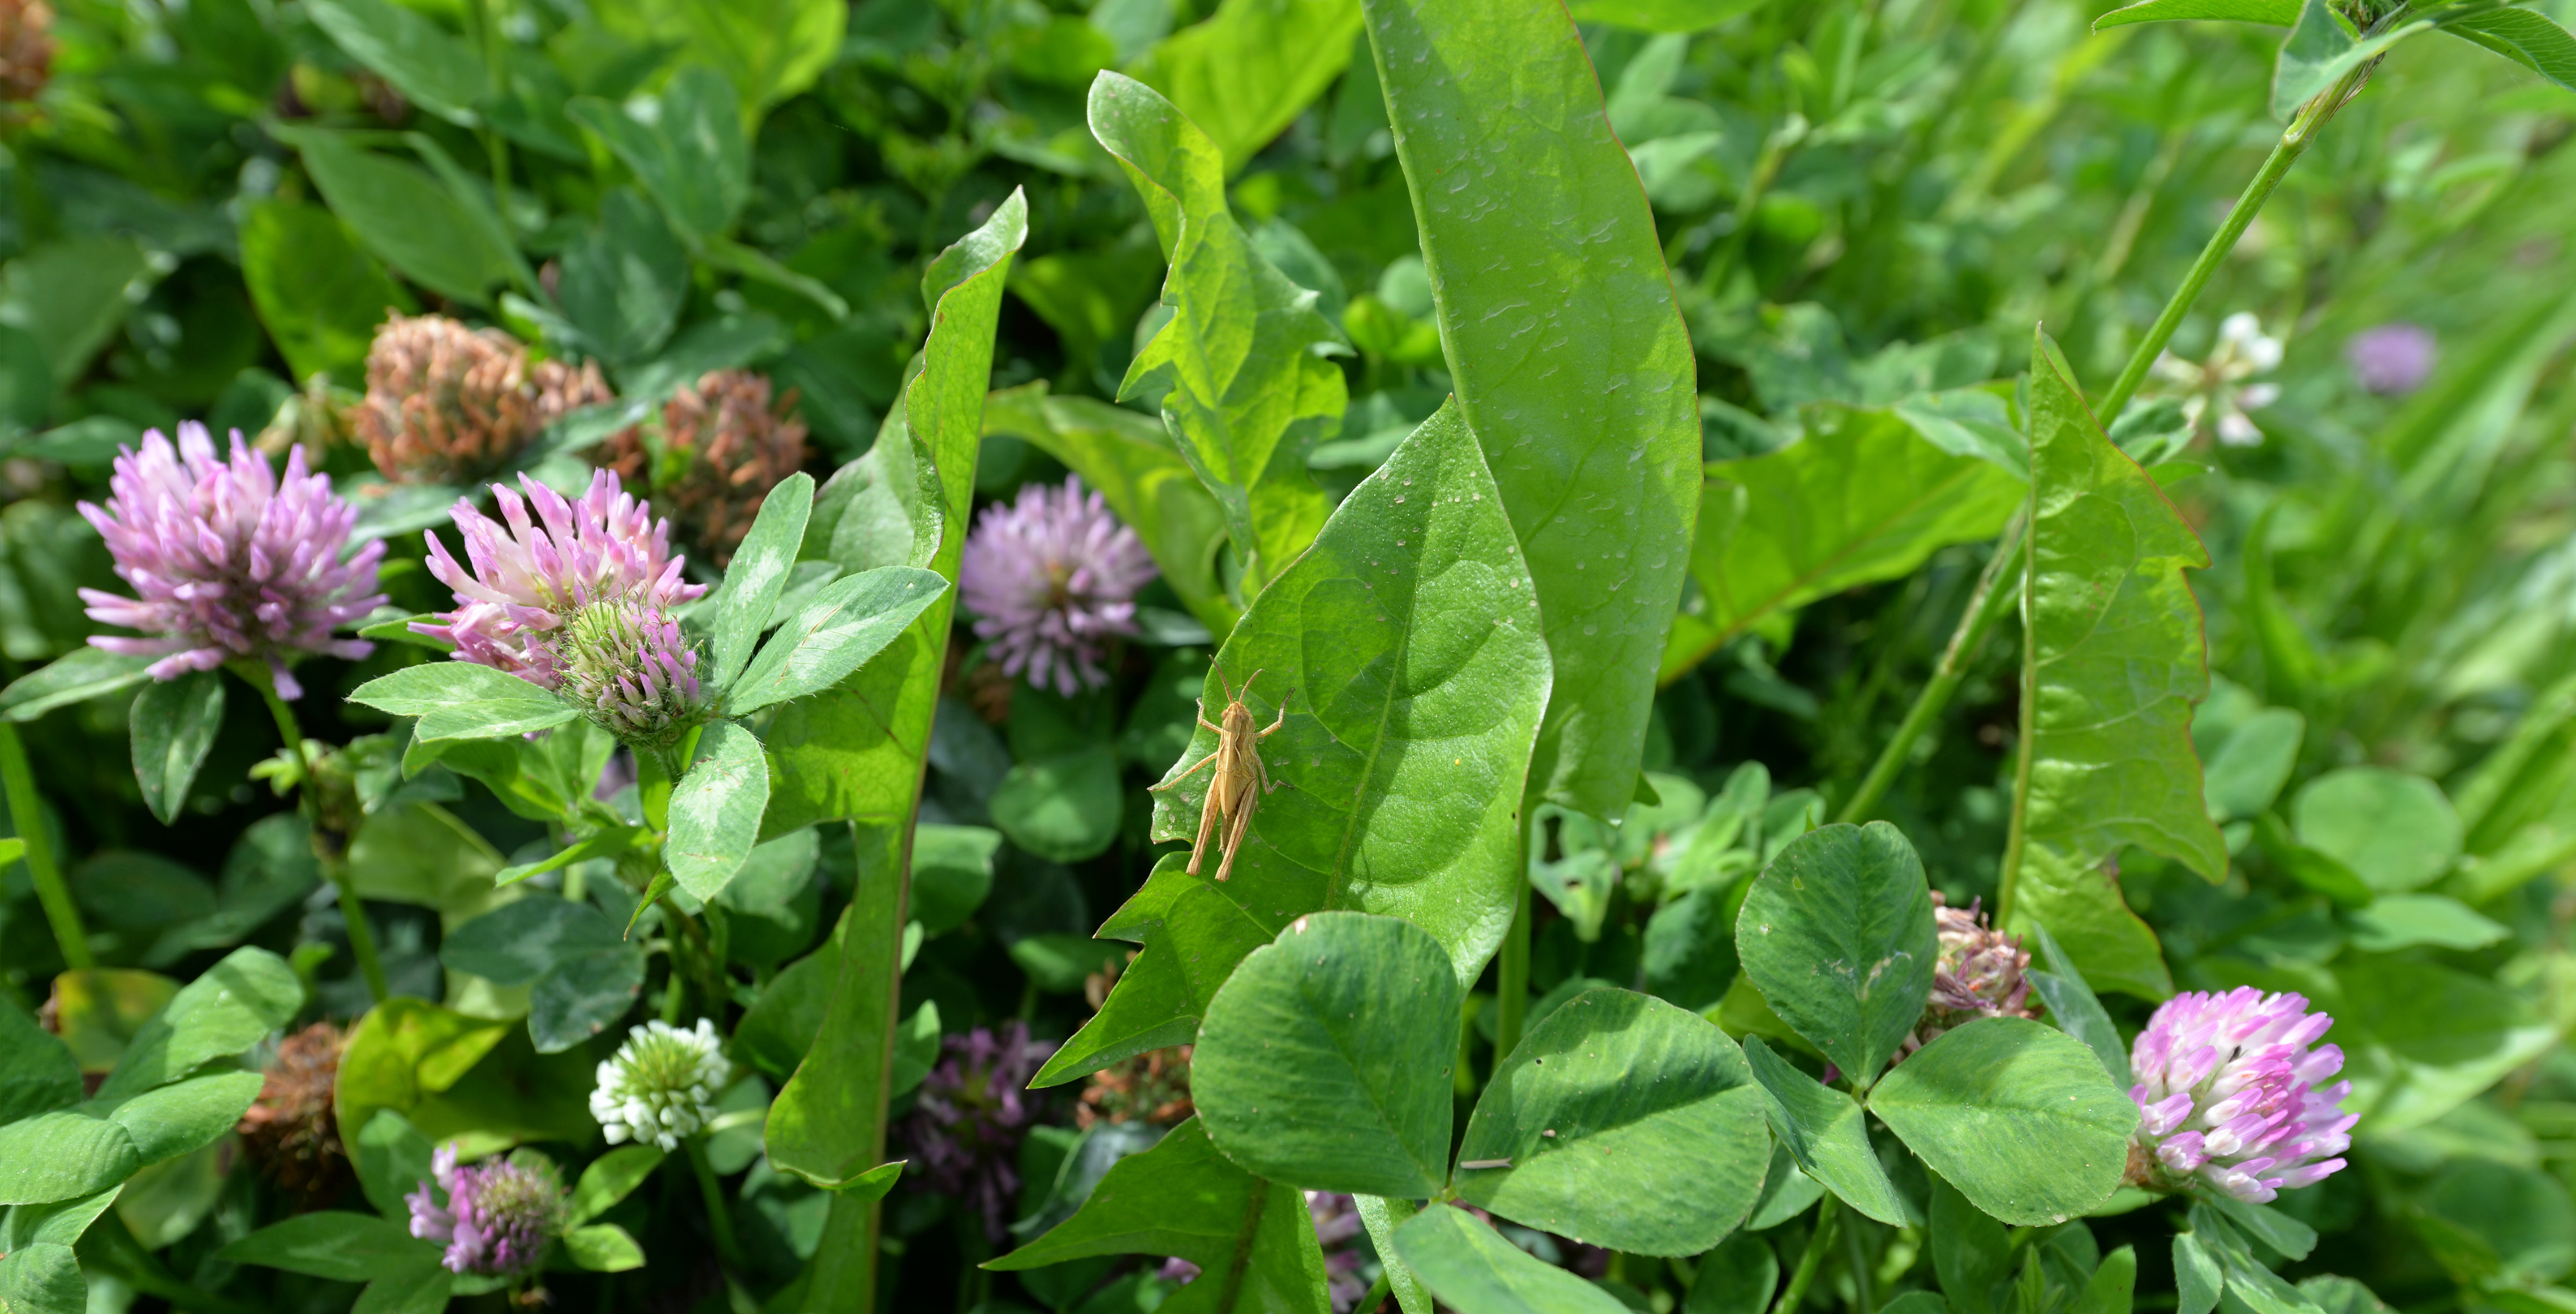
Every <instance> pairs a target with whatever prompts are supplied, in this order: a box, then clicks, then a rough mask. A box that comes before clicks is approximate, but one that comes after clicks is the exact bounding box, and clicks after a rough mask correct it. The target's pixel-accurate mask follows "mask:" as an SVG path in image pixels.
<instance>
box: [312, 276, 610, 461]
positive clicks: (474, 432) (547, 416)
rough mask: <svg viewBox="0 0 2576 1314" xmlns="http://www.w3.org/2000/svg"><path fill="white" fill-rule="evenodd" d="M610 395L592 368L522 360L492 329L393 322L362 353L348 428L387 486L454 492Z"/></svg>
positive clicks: (520, 349)
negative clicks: (363, 390) (357, 396)
mask: <svg viewBox="0 0 2576 1314" xmlns="http://www.w3.org/2000/svg"><path fill="white" fill-rule="evenodd" d="M612 396H613V394H611V393H610V392H609V390H608V384H607V381H606V380H605V379H603V378H601V377H600V373H599V366H597V365H596V364H589V363H585V364H584V365H582V366H581V367H580V368H579V369H575V368H573V367H572V366H569V365H566V364H564V363H563V362H561V361H552V360H548V361H531V360H529V359H528V349H527V348H526V347H524V346H522V345H520V344H519V343H518V342H517V341H516V340H515V339H513V338H511V337H510V335H508V334H506V333H503V332H501V331H500V330H498V329H481V330H476V329H471V328H468V327H466V326H465V325H464V324H462V323H459V322H458V321H456V320H453V319H449V318H447V317H446V316H444V315H414V316H409V317H405V316H402V315H395V316H392V317H391V318H389V319H387V320H386V321H385V323H384V325H383V327H381V328H379V329H377V330H376V337H375V341H374V342H372V343H370V344H369V345H368V347H367V395H366V399H365V400H364V401H362V402H361V403H359V405H358V407H357V408H356V414H355V416H354V417H353V420H354V423H355V426H356V428H357V431H358V436H359V438H361V439H362V440H364V441H365V443H366V444H367V455H368V456H369V457H370V458H371V459H373V460H374V461H375V463H376V468H377V469H378V470H381V471H383V472H384V475H385V477H386V478H387V479H391V480H393V481H395V482H397V483H455V482H458V481H460V480H470V479H480V478H482V477H484V476H486V475H489V474H491V473H492V472H493V471H495V470H498V469H500V468H501V467H502V466H504V465H506V464H508V463H509V461H510V459H511V458H512V457H515V456H517V455H518V454H519V452H520V451H521V450H522V449H524V448H525V447H526V446H527V445H528V443H529V441H530V440H531V439H534V438H535V437H536V436H537V434H538V432H539V431H541V430H543V429H544V428H545V427H546V425H548V424H550V423H552V422H553V421H554V420H555V419H556V418H558V417H560V416H561V415H563V413H564V412H566V411H569V410H572V409H573V408H575V407H578V406H586V405H590V404H592V403H594V402H602V401H608V400H611V398H612Z"/></svg>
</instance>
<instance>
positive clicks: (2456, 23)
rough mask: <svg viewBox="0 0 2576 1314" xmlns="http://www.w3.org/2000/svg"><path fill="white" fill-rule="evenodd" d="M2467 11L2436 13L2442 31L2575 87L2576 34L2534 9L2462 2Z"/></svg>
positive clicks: (2573, 88) (2567, 86) (2572, 88)
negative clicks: (2469, 4)
mask: <svg viewBox="0 0 2576 1314" xmlns="http://www.w3.org/2000/svg"><path fill="white" fill-rule="evenodd" d="M2462 8H2463V9H2465V10H2467V12H2464V13H2460V14H2457V15H2452V16H2447V17H2445V16H2442V15H2439V14H2437V15H2436V17H2435V21H2436V22H2438V23H2439V24H2440V25H2441V28H2442V30H2443V31H2445V32H2448V33H2450V34H2451V35H2453V36H2455V37H2458V38H2460V39H2461V40H2463V41H2468V42H2473V43H2475V44H2477V45H2481V46H2484V47H2486V48H2487V49H2489V50H2492V51H2494V52H2495V53H2497V54H2499V55H2502V56H2504V57H2505V58H2507V59H2510V60H2512V61H2513V62H2515V63H2517V64H2520V65H2522V66H2523V67H2524V68H2527V69H2530V70H2531V71H2532V72H2534V73H2537V74H2539V75H2540V76H2542V77H2544V78H2547V79H2549V80H2550V81H2552V82H2555V83H2557V84H2558V85H2559V86H2562V87H2565V88H2566V89H2568V90H2569V91H2576V35H2570V34H2569V33H2568V31H2567V29H2566V28H2563V27H2560V26H2559V25H2558V24H2556V23H2553V22H2551V21H2550V20H2549V16H2548V15H2547V14H2544V13H2541V12H2540V11H2539V10H2537V9H2516V8H2492V9H2478V8H2470V7H2468V6H2462Z"/></svg>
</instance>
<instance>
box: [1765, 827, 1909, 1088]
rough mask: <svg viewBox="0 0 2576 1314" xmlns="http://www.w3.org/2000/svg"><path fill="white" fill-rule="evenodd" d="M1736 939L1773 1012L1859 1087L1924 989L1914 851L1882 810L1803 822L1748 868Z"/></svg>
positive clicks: (1882, 1061)
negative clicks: (1878, 817) (1877, 817)
mask: <svg viewBox="0 0 2576 1314" xmlns="http://www.w3.org/2000/svg"><path fill="white" fill-rule="evenodd" d="M1735 944H1736V951H1737V953H1738V954H1739V955H1740V956H1741V957H1742V958H1743V961H1744V974H1745V975H1746V976H1748V977H1750V978H1751V979H1752V981H1753V984H1754V985H1756V986H1758V987H1760V988H1761V991H1762V998H1763V999H1764V1000H1765V1001H1766V1002H1768V1003H1769V1004H1770V1005H1771V1008H1772V1011H1774V1012H1776V1013H1778V1014H1779V1015H1780V1017H1781V1019H1782V1020H1783V1021H1786V1022H1787V1023H1788V1024H1789V1025H1790V1026H1793V1027H1795V1028H1797V1029H1798V1034H1799V1035H1802V1036H1804V1037H1806V1038H1807V1040H1808V1042H1809V1043H1810V1044H1813V1045H1814V1046H1815V1047H1816V1048H1818V1049H1820V1050H1822V1051H1824V1052H1825V1054H1826V1055H1827V1056H1828V1057H1830V1058H1832V1059H1833V1061H1834V1063H1835V1065H1836V1066H1838V1067H1840V1068H1841V1069H1842V1070H1843V1071H1845V1072H1847V1073H1849V1074H1851V1076H1852V1078H1853V1079H1854V1081H1856V1082H1858V1083H1860V1084H1862V1085H1864V1086H1865V1085H1866V1084H1867V1083H1869V1082H1870V1081H1872V1080H1874V1079H1875V1078H1876V1077H1877V1075H1878V1072H1879V1069H1881V1068H1883V1067H1885V1066H1887V1060H1888V1058H1889V1056H1891V1055H1893V1054H1895V1053H1896V1050H1897V1046H1899V1045H1901V1044H1903V1043H1904V1041H1905V1037H1906V1035H1907V1033H1909V1032H1911V1031H1912V1030H1913V1029H1914V1024H1915V1022H1916V1021H1917V1020H1918V1019H1920V1018H1921V1017H1922V1016H1923V1001H1924V1000H1925V999H1926V998H1928V997H1929V996H1930V994H1931V991H1932V969H1933V966H1934V964H1935V962H1936V959H1937V957H1938V954H1939V947H1938V946H1937V945H1936V944H1935V943H1934V941H1933V935H1932V896H1931V887H1930V886H1928V885H1927V884H1925V883H1924V879H1923V863H1922V860H1921V859H1919V858H1917V857H1915V855H1914V846H1913V845H1911V844H1908V843H1906V842H1905V836H1904V834H1903V833H1902V832H1900V831H1898V830H1897V829H1896V827H1894V826H1891V825H1889V824H1887V823H1886V822H1883V821H1873V822H1871V823H1870V824H1869V825H1867V826H1865V827H1864V826H1846V825H1834V826H1827V827H1825V828H1824V829H1822V830H1815V831H1809V832H1808V833H1806V834H1804V835H1801V836H1799V837H1798V838H1797V839H1794V840H1791V841H1790V842H1789V846H1788V847H1787V848H1785V849H1782V850H1781V851H1780V855H1779V856H1778V857H1777V858H1775V859H1773V860H1772V863H1771V865H1770V866H1769V867H1768V868H1766V869H1765V870H1764V871H1763V873H1762V874H1761V875H1760V876H1758V877H1756V878H1754V882H1753V889H1752V891H1751V892H1750V893H1749V894H1747V895H1746V896H1745V900H1744V911H1743V912H1742V913H1741V914H1739V915H1738V916H1737V918H1736V922H1735Z"/></svg>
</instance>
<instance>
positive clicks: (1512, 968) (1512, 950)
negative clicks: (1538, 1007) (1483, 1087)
mask: <svg viewBox="0 0 2576 1314" xmlns="http://www.w3.org/2000/svg"><path fill="white" fill-rule="evenodd" d="M1532 833H1533V834H1535V831H1534V830H1533V832H1532ZM1521 869H1522V870H1523V871H1527V870H1529V868H1528V865H1527V864H1526V863H1524V864H1523V865H1522V868H1521ZM1520 887H1521V893H1520V901H1519V902H1518V903H1515V904H1514V905H1512V929H1511V930H1509V931H1506V932H1504V933H1503V948H1502V952H1501V954H1500V955H1499V956H1498V957H1497V958H1496V960H1495V963H1494V993H1495V999H1494V1069H1495V1071H1498V1072H1499V1071H1501V1070H1502V1066H1503V1060H1505V1059H1507V1058H1510V1057H1511V1054H1512V1051H1513V1050H1514V1049H1516V1048H1518V1047H1519V1045H1520V1043H1521V1019H1522V1018H1524V1017H1526V1016H1528V1015H1529V966H1530V887H1529V879H1528V878H1527V877H1526V876H1524V877H1523V878H1522V879H1521V882H1520Z"/></svg>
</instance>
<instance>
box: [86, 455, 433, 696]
mask: <svg viewBox="0 0 2576 1314" xmlns="http://www.w3.org/2000/svg"><path fill="white" fill-rule="evenodd" d="M80 513H81V514H82V515H83V516H86V517H88V519H89V522H90V524H91V525H93V526H96V527H97V529H98V532H99V535H100V537H102V538H105V539H106V540H107V550H108V552H109V553H110V554H111V555H113V556H114V557H115V558H116V573H117V574H118V575H120V576H123V577H124V579H125V582H126V583H128V584H131V585H133V586H134V592H135V596H134V597H131V598H127V597H120V596H118V595H116V594H113V593H107V592H104V591H101V590H98V589H82V590H81V591H80V596H81V600H82V601H83V602H86V603H88V604H89V616H90V619H92V620H95V621H100V622H102V623H105V624H109V625H123V626H126V627H128V628H130V629H136V630H141V631H143V632H144V634H145V635H146V636H149V637H143V638H132V637H123V636H116V635H98V636H94V637H92V638H91V639H90V643H91V644H92V645H94V646H96V647H100V648H104V649H106V650H107V651H109V652H114V653H124V654H126V655H128V656H138V657H142V656H150V657H158V658H160V660H159V661H156V662H154V663H152V665H151V666H150V667H148V668H147V669H148V670H149V671H150V673H151V675H152V678H154V679H156V680H169V679H175V678H177V677H178V676H179V674H180V673H181V672H184V671H211V670H213V669H215V668H216V667H218V666H221V665H223V664H224V663H225V662H227V661H234V660H244V661H254V662H259V663H262V664H264V665H266V666H267V667H268V670H269V675H270V677H271V678H272V679H274V680H275V681H276V682H277V692H278V695H279V696H280V697H283V698H290V699H291V698H296V697H299V696H301V695H302V693H303V688H302V686H300V685H298V684H297V683H296V682H295V679H294V677H293V676H291V675H289V674H287V670H286V663H287V660H288V659H289V658H290V657H292V656H294V655H295V654H297V653H307V652H313V653H326V654H329V655H331V656H334V657H346V658H352V659H354V658H359V657H364V656H366V655H367V654H368V653H370V652H373V651H375V645H374V644H372V643H368V642H366V641H364V640H361V639H335V638H332V637H331V632H332V631H333V630H335V629H338V628H339V627H340V626H343V625H346V624H348V623H349V622H351V621H354V620H356V619H358V618H359V617H361V616H364V615H366V614H367V613H368V612H370V611H373V610H374V609H375V608H376V607H377V606H378V605H380V604H382V603H383V602H384V600H385V596H384V595H383V594H381V593H378V592H376V563H377V562H379V561H381V560H383V558H384V555H385V545H384V544H383V543H380V542H370V543H368V544H366V545H365V546H363V547H361V548H359V549H358V550H357V551H356V552H354V553H351V554H349V556H348V558H347V559H346V560H342V559H341V553H342V551H343V549H345V548H346V547H347V546H348V543H349V531H350V529H351V528H352V527H354V526H355V525H356V524H357V520H358V511H357V508H356V507H353V506H351V505H350V504H349V503H348V502H347V501H346V500H345V499H343V498H341V497H340V496H339V495H337V494H335V493H333V492H332V491H331V477H330V476H329V475H320V474H308V473H306V472H305V468H304V456H303V454H302V453H301V452H297V453H292V454H290V455H289V456H288V457H287V458H286V476H285V478H284V479H280V478H278V476H277V474H276V472H275V471H273V470H272V469H270V467H269V463H268V458H267V457H266V456H263V455H261V454H260V453H259V452H258V451H257V450H255V449H253V448H252V447H251V446H250V445H249V444H247V443H245V442H243V441H242V438H241V435H240V434H239V433H235V434H234V435H233V438H232V456H231V458H230V459H229V460H226V459H222V458H218V457H217V456H216V455H215V444H214V440H213V439H212V438H210V437H208V436H207V434H206V426H204V425H202V424H182V425H180V426H179V442H178V445H177V446H176V447H173V446H172V445H171V443H170V440H169V439H168V438H165V437H163V436H162V435H161V433H160V431H159V430H154V431H152V432H150V433H147V434H145V435H144V436H143V450H141V451H139V452H138V451H135V450H133V449H131V448H128V449H126V450H124V451H123V452H122V453H121V454H119V455H118V456H117V458H116V470H115V473H114V475H112V476H111V477H110V479H109V481H108V499H107V505H106V506H105V507H103V508H102V507H100V506H98V505H96V504H94V503H90V502H83V503H81V504H80Z"/></svg>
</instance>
